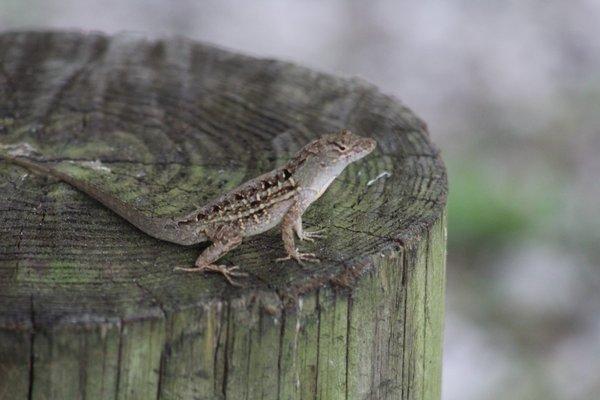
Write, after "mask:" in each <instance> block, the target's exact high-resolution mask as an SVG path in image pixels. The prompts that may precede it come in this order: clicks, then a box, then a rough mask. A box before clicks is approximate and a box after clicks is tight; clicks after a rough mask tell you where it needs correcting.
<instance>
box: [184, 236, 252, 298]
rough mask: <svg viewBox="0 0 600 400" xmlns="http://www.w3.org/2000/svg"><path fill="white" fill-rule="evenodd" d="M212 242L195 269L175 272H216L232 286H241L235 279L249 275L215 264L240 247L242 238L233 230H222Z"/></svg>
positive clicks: (237, 269)
mask: <svg viewBox="0 0 600 400" xmlns="http://www.w3.org/2000/svg"><path fill="white" fill-rule="evenodd" d="M212 240H213V243H212V244H211V245H210V246H209V247H208V248H206V250H204V251H203V252H202V253H201V254H200V255H199V256H198V258H197V259H196V262H195V263H194V267H189V268H183V267H176V268H175V269H174V270H176V271H185V272H216V273H219V274H221V275H223V277H224V278H225V279H226V280H227V282H229V283H230V284H231V285H232V286H241V285H240V284H239V283H237V282H236V281H235V280H234V278H238V277H240V278H241V277H245V276H248V274H247V273H245V272H241V271H239V267H238V266H235V265H234V266H227V265H222V264H215V262H216V261H217V260H218V259H219V258H221V257H222V256H223V255H225V254H226V253H227V252H229V251H230V250H232V249H234V248H236V247H237V246H239V245H240V243H242V236H241V235H240V234H238V233H236V232H234V231H233V230H228V229H221V230H219V231H218V232H217V234H216V235H215V236H214V237H213V238H212Z"/></svg>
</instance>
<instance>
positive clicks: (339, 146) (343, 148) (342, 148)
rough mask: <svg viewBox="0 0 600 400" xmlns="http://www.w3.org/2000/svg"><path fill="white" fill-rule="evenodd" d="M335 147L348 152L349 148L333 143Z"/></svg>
mask: <svg viewBox="0 0 600 400" xmlns="http://www.w3.org/2000/svg"><path fill="white" fill-rule="evenodd" d="M333 145H334V146H336V147H337V148H338V149H339V150H340V151H346V150H347V149H348V148H347V147H346V146H344V145H343V144H341V143H338V142H333Z"/></svg>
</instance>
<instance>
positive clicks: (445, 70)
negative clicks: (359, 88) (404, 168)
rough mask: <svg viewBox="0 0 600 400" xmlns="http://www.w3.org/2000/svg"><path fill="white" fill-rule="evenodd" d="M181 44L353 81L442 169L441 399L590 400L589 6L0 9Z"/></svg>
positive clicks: (35, 25)
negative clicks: (191, 42)
mask: <svg viewBox="0 0 600 400" xmlns="http://www.w3.org/2000/svg"><path fill="white" fill-rule="evenodd" d="M26 28H32V29H41V28H77V29H84V30H100V31H103V32H107V33H115V32H119V31H123V30H125V31H137V32H144V33H147V34H149V35H151V36H162V35H174V34H178V35H185V36H188V37H191V38H194V39H198V40H202V41H208V42H213V43H215V44H218V45H221V46H224V47H227V48H230V49H234V50H240V51H243V52H246V53H250V54H253V55H257V56H262V57H275V58H280V59H284V60H290V61H294V62H298V63H301V64H303V65H306V66H310V67H313V68H316V69H319V70H322V71H326V72H332V73H336V74H341V75H346V76H354V75H356V76H360V77H362V78H364V79H367V80H369V81H371V82H373V83H375V84H377V85H378V86H379V87H380V88H381V90H382V91H384V92H386V93H389V94H393V95H394V96H396V97H397V98H398V99H400V100H401V101H402V102H404V103H405V104H406V105H408V106H409V107H410V108H411V109H413V110H414V111H415V112H416V113H417V114H418V115H419V116H421V117H422V118H424V119H425V120H426V121H427V122H428V124H429V127H430V130H431V134H432V137H433V140H434V141H435V142H436V143H437V144H438V146H439V147H440V148H441V150H442V153H443V157H444V160H445V162H446V164H447V167H448V170H449V176H450V189H451V191H450V198H449V204H448V209H449V227H448V231H449V243H448V273H447V277H448V286H447V315H446V331H445V352H444V377H443V379H444V383H443V398H444V399H445V400H455V399H461V400H471V399H478V400H479V399H548V400H553V399H597V398H600V261H599V260H600V246H599V244H600V182H599V181H600V178H599V176H600V157H599V156H598V154H597V153H598V152H599V151H600V1H598V0H570V1H561V0H518V1H517V0H502V1H500V0H489V1H472V0H462V1H459V0H456V1H419V2H414V1H413V2H408V1H393V0H383V1H368V2H367V1H358V0H356V1H350V0H344V1H341V0H340V1H333V0H330V1H311V0H305V1H299V0H297V1H292V0H277V1H276V0H264V1H232V0H227V1H224V0H212V1H194V0H180V1H175V0H145V1H142V0H133V1H124V0H121V1H117V0H104V1H90V0H0V31H1V30H9V29H26Z"/></svg>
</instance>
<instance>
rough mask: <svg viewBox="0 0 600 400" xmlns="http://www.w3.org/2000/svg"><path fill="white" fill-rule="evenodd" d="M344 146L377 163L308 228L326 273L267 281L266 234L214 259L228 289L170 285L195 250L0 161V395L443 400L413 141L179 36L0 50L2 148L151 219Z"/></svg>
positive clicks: (386, 102)
mask: <svg viewBox="0 0 600 400" xmlns="http://www.w3.org/2000/svg"><path fill="white" fill-rule="evenodd" d="M341 128H348V129H351V130H352V131H354V132H356V133H358V134H360V135H364V136H370V137H373V138H375V139H376V140H377V141H378V148H377V150H376V151H375V152H374V153H373V154H372V155H371V156H369V157H367V158H365V159H364V160H361V161H360V162H357V163H355V164H352V165H351V166H350V167H348V168H347V170H346V171H345V172H344V173H343V174H342V175H341V176H340V177H339V178H338V179H337V180H336V181H335V182H334V183H333V184H332V186H331V187H330V188H329V190H328V191H327V192H326V193H325V194H324V195H323V197H322V198H321V199H320V200H319V201H318V202H317V203H315V204H314V205H313V206H312V207H311V208H310V209H309V211H308V212H307V214H305V218H304V220H305V224H306V226H307V227H309V228H313V229H325V230H326V235H327V237H326V239H323V240H321V241H319V242H318V243H316V244H310V243H307V244H302V246H303V247H302V248H303V249H305V250H306V251H310V252H316V253H317V254H318V255H319V257H320V258H321V259H322V260H323V263H322V264H319V265H309V266H307V267H304V268H303V267H300V266H299V265H297V264H295V263H293V262H289V263H275V262H274V260H275V258H277V257H280V256H282V255H283V247H282V244H281V240H280V234H279V232H278V231H277V230H273V231H270V232H268V233H266V234H263V235H260V236H257V237H254V238H251V239H249V240H247V241H245V242H244V243H243V244H242V245H241V246H240V247H239V248H238V249H236V250H234V251H233V252H231V253H230V254H229V255H228V256H226V257H225V259H224V261H226V262H228V263H231V264H236V265H240V266H241V267H242V268H243V269H244V270H245V271H247V272H248V273H249V274H250V278H249V279H248V281H247V286H246V287H245V288H241V289H238V288H233V287H231V286H229V285H227V284H226V283H225V282H224V280H223V279H222V278H221V277H219V276H216V275H202V274H185V273H175V272H173V267H174V266H189V265H192V263H193V262H194V260H195V257H196V256H197V254H198V252H199V250H200V249H201V248H202V246H192V247H184V246H177V245H174V244H170V243H166V242H161V241H158V240H155V239H152V238H150V237H148V236H146V235H144V234H142V233H141V232H139V231H138V230H136V228H134V227H133V226H131V225H129V224H128V223H127V222H125V221H124V220H122V219H121V218H119V217H118V216H116V215H115V214H113V213H112V212H111V211H109V210H107V209H105V208H104V207H102V206H101V205H100V204H98V203H97V202H95V201H93V200H91V199H90V198H88V197H87V196H85V195H83V194H81V193H79V192H77V191H76V190H74V189H72V188H71V187H70V186H68V185H66V184H63V183H60V182H57V181H55V180H52V179H47V178H44V177H40V176H35V175H32V174H30V173H28V172H27V171H25V170H23V169H22V168H19V167H16V166H11V165H8V164H6V163H2V162H0V398H2V399H26V398H30V399H58V398H61V399H71V398H73V399H76V398H85V399H107V398H119V399H138V398H139V399H148V398H158V399H190V398H195V399H225V398H227V399H242V398H243V399H261V398H264V399H277V398H281V399H313V398H317V399H386V398H389V399H397V398H403V399H439V397H440V376H441V342H442V325H443V304H444V274H445V272H444V270H445V237H446V233H445V227H446V219H445V211H444V210H445V204H446V193H447V178H446V172H445V168H444V166H443V164H442V161H441V159H440V157H439V154H438V151H437V150H436V148H435V147H434V145H433V144H432V143H431V142H430V140H429V137H428V133H427V128H426V126H425V124H424V123H423V122H422V121H421V120H420V119H419V118H418V117H416V116H415V115H414V114H413V113H412V112H411V111H410V110H408V109H407V108H406V107H404V106H403V105H402V104H401V103H400V102H399V101H398V100H396V99H394V98H391V97H389V96H386V95H384V94H382V93H380V91H379V90H378V89H377V88H375V87H374V86H372V85H370V84H368V83H366V82H364V81H362V80H358V79H351V78H340V77H335V76H331V75H326V74H322V73H318V72H315V71H313V70H310V69H307V68H303V67H299V66H296V65H293V64H289V63H284V62H280V61H276V60H268V59H257V58H252V57H248V56H244V55H240V54H236V53H232V52H229V51H224V50H221V49H218V48H215V47H213V46H210V45H207V44H201V43H197V42H193V41H190V40H187V39H183V38H169V39H164V40H148V39H144V38H142V37H139V36H134V35H130V34H129V35H125V34H123V35H117V36H114V37H108V36H104V35H101V34H95V33H90V34H83V33H77V32H9V33H4V34H1V35H0V145H2V146H3V147H2V148H0V151H5V150H6V149H7V147H6V146H9V145H19V144H21V145H22V144H24V143H27V144H28V145H29V146H31V147H32V148H34V149H35V150H36V151H37V152H36V153H33V154H32V155H31V157H32V158H33V159H35V160H37V161H40V162H48V163H54V164H57V165H58V166H59V168H60V169H61V170H62V171H65V172H67V173H69V174H72V175H74V176H77V177H80V178H82V179H85V180H87V181H90V182H92V183H94V184H96V185H98V186H101V187H105V188H106V189H107V190H108V191H110V192H111V193H113V194H115V195H116V196H118V197H119V198H120V199H121V200H123V201H125V202H128V203H129V204H131V205H132V206H133V207H135V208H137V209H138V210H140V211H142V212H144V213H147V214H151V215H158V216H174V215H181V214H184V213H187V212H189V211H190V210H192V209H193V208H194V207H195V206H196V205H202V204H203V203H205V202H207V201H208V200H210V199H212V198H214V197H216V196H218V195H219V194H221V193H223V192H224V191H227V190H230V189H232V188H234V187H236V186H237V185H239V184H240V183H242V182H244V181H246V180H248V179H250V178H253V177H255V176H257V175H259V174H260V173H263V172H266V171H269V170H270V169H272V168H274V167H275V166H278V165H281V164H282V163H283V162H285V161H286V160H288V159H289V157H290V156H291V155H292V154H294V152H295V151H297V150H298V149H299V148H300V147H302V146H303V145H304V144H306V143H307V142H308V141H310V140H311V139H313V138H316V137H318V136H320V135H322V134H325V133H329V132H333V131H336V130H339V129H341ZM3 149H4V150H3ZM385 171H387V172H389V173H390V176H389V177H384V178H381V179H379V180H376V181H375V182H374V183H372V184H370V185H368V183H369V181H371V180H373V179H374V178H375V177H377V176H378V175H380V174H381V173H382V172H385Z"/></svg>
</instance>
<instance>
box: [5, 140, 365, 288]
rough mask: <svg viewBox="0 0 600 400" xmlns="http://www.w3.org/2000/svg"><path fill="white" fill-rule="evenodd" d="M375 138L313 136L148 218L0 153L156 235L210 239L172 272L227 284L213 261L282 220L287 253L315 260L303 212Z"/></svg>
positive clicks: (224, 269) (79, 183)
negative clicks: (274, 164)
mask: <svg viewBox="0 0 600 400" xmlns="http://www.w3.org/2000/svg"><path fill="white" fill-rule="evenodd" d="M375 146H376V142H375V140H373V139H370V138H364V137H360V136H357V135H355V134H353V133H351V132H350V131H348V130H343V131H341V132H339V133H336V134H332V135H327V136H324V137H322V138H319V139H316V140H314V141H312V142H310V143H309V144H307V145H306V146H304V147H303V148H302V149H301V150H300V151H299V152H298V153H297V154H296V155H295V156H294V157H293V158H292V159H291V160H290V161H288V162H287V163H286V164H285V165H283V166H281V167H279V168H277V169H275V170H273V171H271V172H268V173H266V174H263V175H261V176H259V177H257V178H254V179H252V180H250V181H248V182H246V183H244V184H242V185H240V186H238V187H237V188H236V189H234V190H232V191H230V192H229V193H226V194H224V195H222V196H220V197H218V198H216V199H214V200H213V201H211V202H209V203H208V204H206V205H205V206H203V207H199V208H197V209H196V210H195V211H194V212H192V213H189V214H187V215H185V216H183V217H178V218H166V217H164V218H163V217H151V216H148V215H146V214H143V213H142V212H140V211H138V210H137V209H135V208H133V207H132V206H131V205H129V204H126V203H124V202H122V201H121V200H119V199H118V198H117V197H115V196H113V195H111V194H109V193H107V192H105V191H103V190H102V189H100V188H98V187H97V186H95V185H93V184H91V183H88V182H85V181H83V180H79V179H77V178H75V177H72V176H70V175H67V174H65V173H63V172H61V171H59V170H57V169H55V168H54V167H51V166H46V165H43V164H41V163H36V162H34V161H29V160H27V159H24V158H22V157H19V156H11V155H0V157H2V158H4V159H5V160H7V161H8V162H10V163H13V164H17V165H19V166H22V167H25V168H27V169H30V170H32V171H34V172H38V173H42V174H45V175H50V176H53V177H55V178H58V179H59V180H61V181H64V182H66V183H68V184H70V185H71V186H74V187H75V188H77V189H79V190H81V191H82V192H84V193H86V194H88V195H89V196H91V197H93V198H94V199H96V200H98V201H99V202H100V203H102V204H104V205H105V206H106V207H108V208H109V209H111V210H112V211H114V212H115V213H117V214H118V215H120V216H121V217H123V218H124V219H126V220H127V221H129V222H130V223H132V224H133V225H135V226H136V227H137V228H139V229H140V230H141V231H143V232H145V233H146V234H148V235H150V236H152V237H155V238H157V239H161V240H165V241H168V242H173V243H177V244H181V245H192V244H196V243H200V242H205V241H211V242H212V244H211V245H210V246H209V247H208V248H206V249H205V250H204V251H203V252H202V253H201V254H200V256H199V257H198V259H197V260H196V262H195V265H194V267H190V268H182V267H177V268H175V269H176V270H181V271H189V272H205V271H207V272H208V271H212V272H218V273H221V274H222V275H223V276H224V277H225V278H226V279H227V281H228V282H229V283H231V284H232V285H237V283H236V282H235V281H234V280H233V277H240V276H245V275H246V274H245V273H243V272H241V271H239V268H238V267H237V266H225V265H220V264H216V262H217V260H218V259H219V258H221V257H222V256H223V255H224V254H225V253H227V252H228V251H230V250H232V249H233V248H235V247H237V246H238V245H239V244H240V243H241V242H242V239H243V238H244V237H248V236H253V235H257V234H259V233H262V232H265V231H267V230H269V229H271V228H274V227H275V226H277V225H279V224H281V233H282V239H283V245H284V248H285V251H286V253H287V257H284V258H281V259H278V261H280V260H286V259H294V260H296V261H298V262H300V263H301V262H302V261H309V262H310V261H313V262H318V261H319V260H318V258H317V257H316V256H315V255H314V254H312V253H301V252H300V251H299V250H298V249H297V248H296V245H295V242H294V234H296V235H297V236H298V238H299V239H300V240H309V241H313V240H314V238H318V237H320V234H319V232H310V231H305V230H304V229H302V214H303V213H304V211H305V210H306V209H307V208H308V206H310V205H311V204H312V203H313V202H314V201H315V200H317V199H318V198H319V197H320V196H321V195H322V194H323V192H324V191H325V190H326V189H327V187H328V186H329V185H330V184H331V182H332V181H333V180H334V179H335V178H336V177H337V176H338V175H339V174H340V173H341V172H342V170H343V169H344V168H345V167H346V166H347V165H348V164H350V163H352V162H354V161H356V160H359V159H361V158H363V157H365V156H366V155H367V154H369V153H371V152H372V151H373V149H374V148H375Z"/></svg>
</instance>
